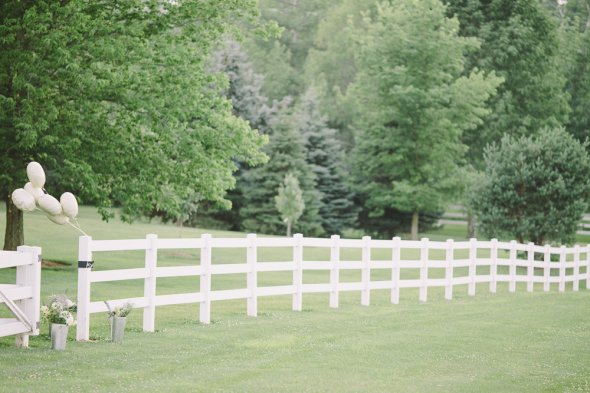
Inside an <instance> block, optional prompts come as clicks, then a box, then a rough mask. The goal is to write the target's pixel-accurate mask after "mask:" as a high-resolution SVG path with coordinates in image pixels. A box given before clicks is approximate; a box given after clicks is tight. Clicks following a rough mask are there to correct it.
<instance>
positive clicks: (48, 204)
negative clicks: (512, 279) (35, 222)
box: [39, 194, 62, 216]
mask: <svg viewBox="0 0 590 393" xmlns="http://www.w3.org/2000/svg"><path fill="white" fill-rule="evenodd" d="M39 207H40V208H41V210H43V211H44V212H45V213H47V214H50V215H52V216H58V215H60V214H62V208H61V203H59V201H58V200H57V199H55V198H54V197H52V196H51V195H48V194H43V195H41V196H40V197H39Z"/></svg>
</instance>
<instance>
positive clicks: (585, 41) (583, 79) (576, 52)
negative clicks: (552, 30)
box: [560, 25, 590, 141]
mask: <svg viewBox="0 0 590 393" xmlns="http://www.w3.org/2000/svg"><path fill="white" fill-rule="evenodd" d="M560 35H561V45H560V49H561V50H560V55H561V57H560V59H561V60H562V61H561V63H560V69H561V70H562V71H563V74H564V75H565V76H566V78H567V83H566V85H565V91H566V92H567V93H568V95H569V101H568V103H569V106H570V107H571V109H572V111H571V113H570V116H569V122H568V123H567V125H566V127H567V130H568V131H569V132H570V133H572V134H573V135H574V136H575V137H576V138H577V139H578V140H580V141H584V140H586V138H589V137H590V29H588V30H586V31H584V32H581V33H580V32H579V31H578V29H577V26H569V25H566V26H561V28H560Z"/></svg>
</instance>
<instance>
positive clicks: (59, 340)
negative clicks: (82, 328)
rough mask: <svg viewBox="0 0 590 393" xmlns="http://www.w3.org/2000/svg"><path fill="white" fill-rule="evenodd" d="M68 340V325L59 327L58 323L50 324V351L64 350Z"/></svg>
mask: <svg viewBox="0 0 590 393" xmlns="http://www.w3.org/2000/svg"><path fill="white" fill-rule="evenodd" d="M67 339H68V325H61V324H59V323H52V324H51V349H55V350H57V351H63V350H64V349H66V341H67Z"/></svg>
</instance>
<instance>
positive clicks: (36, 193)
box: [12, 161, 86, 235]
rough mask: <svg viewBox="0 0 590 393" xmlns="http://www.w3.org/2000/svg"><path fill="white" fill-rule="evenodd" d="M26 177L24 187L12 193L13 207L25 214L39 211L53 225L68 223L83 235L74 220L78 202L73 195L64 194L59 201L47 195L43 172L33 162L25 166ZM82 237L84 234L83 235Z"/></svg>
mask: <svg viewBox="0 0 590 393" xmlns="http://www.w3.org/2000/svg"><path fill="white" fill-rule="evenodd" d="M27 176H28V177H29V182H28V183H27V184H25V187H24V188H19V189H16V190H14V191H13V193H12V201H13V202H14V204H15V206H16V207H17V208H18V209H20V210H22V211H23V212H25V213H27V212H32V211H33V210H41V211H43V212H44V213H45V215H46V216H47V218H49V219H50V220H51V221H53V222H54V223H56V224H59V225H64V224H65V223H68V224H70V225H71V226H73V227H74V228H76V229H77V230H79V231H80V232H82V233H84V231H82V228H80V224H78V220H76V216H77V215H78V201H77V200H76V197H75V196H74V194H72V193H71V192H64V193H63V194H62V196H61V198H59V201H58V200H57V199H55V198H54V197H52V196H51V195H49V194H47V193H46V192H47V191H45V189H44V188H43V186H44V185H45V171H44V170H43V167H42V166H41V164H39V163H38V162H35V161H33V162H31V163H29V165H27ZM37 206H39V207H37ZM70 219H72V220H74V221H76V224H77V225H78V227H76V226H75V225H73V224H72V223H71V222H70ZM84 235H86V234H85V233H84Z"/></svg>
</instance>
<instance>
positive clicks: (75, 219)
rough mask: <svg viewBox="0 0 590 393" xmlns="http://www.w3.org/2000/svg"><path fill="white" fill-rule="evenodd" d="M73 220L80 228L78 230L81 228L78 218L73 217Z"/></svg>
mask: <svg viewBox="0 0 590 393" xmlns="http://www.w3.org/2000/svg"><path fill="white" fill-rule="evenodd" d="M74 221H76V225H78V228H80V230H81V229H82V227H81V226H80V223H79V222H78V219H77V218H75V217H74Z"/></svg>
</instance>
